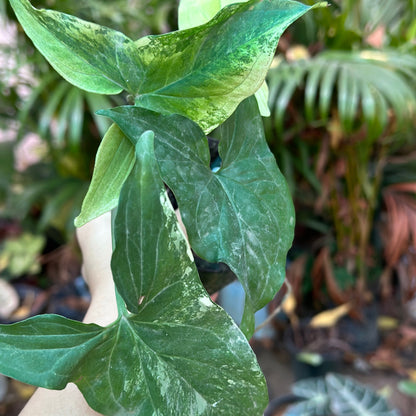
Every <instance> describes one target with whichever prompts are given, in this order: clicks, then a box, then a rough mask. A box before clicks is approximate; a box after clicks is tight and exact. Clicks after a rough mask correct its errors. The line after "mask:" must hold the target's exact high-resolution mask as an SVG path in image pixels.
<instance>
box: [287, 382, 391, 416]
mask: <svg viewBox="0 0 416 416" xmlns="http://www.w3.org/2000/svg"><path fill="white" fill-rule="evenodd" d="M292 391H293V393H294V394H295V395H296V396H297V397H299V398H301V399H303V400H301V401H300V402H299V403H297V404H295V405H292V406H290V407H289V408H288V409H287V410H286V412H285V416H300V415H302V416H315V415H322V416H325V415H337V416H398V415H399V413H398V411H397V410H393V409H390V407H389V405H388V404H387V401H386V399H385V398H383V397H382V396H381V395H379V394H377V393H376V392H375V391H373V390H372V389H371V388H370V387H368V386H366V385H364V384H361V383H358V382H357V381H355V380H354V379H352V378H350V377H345V376H342V375H340V374H327V375H326V376H325V377H315V378H309V379H304V380H299V381H297V382H296V383H295V384H294V385H293V387H292Z"/></svg>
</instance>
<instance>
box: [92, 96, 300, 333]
mask: <svg viewBox="0 0 416 416" xmlns="http://www.w3.org/2000/svg"><path fill="white" fill-rule="evenodd" d="M100 114H105V115H107V116H109V117H110V118H111V119H112V120H113V121H114V122H116V123H117V124H118V125H119V127H120V129H121V130H122V131H123V132H124V133H125V135H126V136H127V137H128V138H129V139H130V140H131V141H132V142H133V143H136V142H137V141H138V140H139V138H140V136H141V134H142V133H143V131H145V130H148V129H149V128H152V127H151V126H154V128H153V130H154V131H155V140H156V144H155V151H156V157H157V160H158V162H159V165H160V169H161V173H162V177H163V180H164V181H165V182H166V183H167V185H168V186H169V187H170V188H171V189H172V190H173V192H174V194H175V196H176V198H177V200H178V203H179V207H180V210H181V215H182V219H183V221H184V223H185V226H186V229H187V232H188V236H189V239H190V242H191V246H192V248H193V249H194V250H195V252H196V253H197V254H198V255H199V256H201V257H203V258H205V259H206V260H208V261H211V262H218V261H222V262H224V263H227V264H228V265H229V266H230V267H231V269H232V270H233V271H234V273H235V274H236V275H237V277H238V278H239V280H240V281H241V282H242V284H243V286H244V289H245V290H246V295H247V298H246V311H245V315H244V319H243V323H242V329H243V331H244V332H245V334H246V335H247V336H250V335H251V333H252V331H253V329H254V328H253V327H254V317H253V314H254V312H255V311H256V310H258V309H260V308H262V307H263V306H264V305H265V304H267V302H269V301H270V300H271V299H272V298H273V297H274V295H275V294H276V292H277V291H278V290H279V289H280V287H281V285H282V284H283V280H284V276H285V266H286V255H287V251H288V249H289V248H290V245H291V243H292V239H293V230H294V223H295V214H294V209H293V204H292V200H291V196H290V193H289V190H288V187H287V184H286V181H285V179H284V177H283V175H282V174H281V173H280V171H279V168H278V167H277V165H276V161H275V159H274V157H273V155H272V153H271V152H270V150H269V148H268V146H267V143H266V140H265V137H264V132H263V125H262V120H261V118H260V115H259V113H258V108H257V104H256V101H255V99H254V98H253V97H251V98H249V99H247V100H245V101H244V102H243V103H241V104H240V106H239V108H238V109H237V111H236V112H235V114H234V115H233V116H232V117H231V118H230V119H229V120H228V121H227V122H226V123H224V125H223V126H221V127H220V129H219V134H220V139H221V141H220V148H219V152H220V155H221V158H222V161H223V163H222V167H221V170H220V171H218V172H217V173H213V172H211V170H210V168H209V161H210V156H209V150H208V144H207V140H206V138H205V136H204V134H203V132H202V131H201V130H200V129H199V128H198V126H197V125H196V124H195V123H192V121H190V120H187V119H185V118H183V117H181V116H178V115H173V116H163V115H160V114H157V113H153V112H150V111H146V110H144V109H141V108H138V107H132V106H127V107H118V108H115V109H112V110H106V111H102V112H100Z"/></svg>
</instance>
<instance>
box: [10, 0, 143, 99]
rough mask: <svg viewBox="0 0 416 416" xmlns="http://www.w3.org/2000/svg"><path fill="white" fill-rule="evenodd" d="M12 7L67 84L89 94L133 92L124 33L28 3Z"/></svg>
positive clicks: (17, 0) (21, 0)
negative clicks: (89, 92) (124, 90)
mask: <svg viewBox="0 0 416 416" xmlns="http://www.w3.org/2000/svg"><path fill="white" fill-rule="evenodd" d="M10 4H11V6H12V8H13V10H14V12H15V13H16V16H17V18H18V19H19V22H20V24H21V25H22V26H23V28H24V30H25V32H26V34H27V35H28V36H29V37H30V38H31V39H32V41H33V43H34V44H35V46H36V48H37V49H38V50H39V51H40V52H41V53H42V54H43V55H44V56H45V58H46V59H47V60H48V61H49V62H50V63H51V65H52V66H53V67H54V68H55V70H56V71H57V72H58V73H59V74H60V75H62V76H63V77H64V78H65V79H66V80H67V81H69V82H70V83H72V84H74V85H76V86H77V87H79V88H82V89H84V90H87V91H91V92H96V93H100V94H117V93H119V92H121V91H122V90H123V89H126V90H130V89H132V86H131V85H130V80H129V77H130V75H131V73H130V71H131V70H132V69H133V68H135V67H136V66H137V63H135V62H134V61H133V60H132V59H131V58H130V56H129V55H128V54H126V53H125V48H126V45H128V44H129V43H131V40H130V39H129V38H128V37H126V36H124V35H123V34H122V33H120V32H117V31H115V30H111V29H108V28H106V27H103V26H99V25H96V24H94V23H89V22H86V21H84V20H81V19H78V18H76V17H73V16H70V15H67V14H64V13H59V12H55V11H52V10H43V9H42V10H38V9H36V8H34V7H32V5H31V4H30V2H29V1H28V0H10Z"/></svg>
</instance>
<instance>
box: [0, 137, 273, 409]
mask: <svg viewBox="0 0 416 416" xmlns="http://www.w3.org/2000/svg"><path fill="white" fill-rule="evenodd" d="M152 136H153V134H152V133H151V132H148V133H145V134H144V135H143V136H142V138H141V140H139V141H138V143H137V148H136V155H137V158H138V161H137V162H136V164H135V166H134V169H133V170H132V172H131V174H130V176H129V178H128V180H127V181H126V183H125V185H124V186H123V189H122V191H121V194H120V204H119V209H118V213H117V217H116V228H115V240H116V249H115V253H114V256H113V259H112V269H113V274H114V277H115V281H116V284H117V286H118V287H119V289H120V291H122V292H124V286H125V283H126V282H125V276H124V275H122V273H124V272H125V273H127V278H126V280H127V281H128V282H129V284H131V285H132V286H133V288H132V289H133V292H134V293H135V297H134V296H133V297H130V295H128V296H126V301H127V303H128V305H129V306H130V309H132V310H133V309H134V310H135V311H136V312H137V313H136V314H127V315H125V316H120V317H119V319H118V320H117V321H116V322H114V323H113V324H112V325H110V326H109V327H107V328H100V327H98V326H97V325H85V324H80V323H78V322H74V321H70V320H67V319H65V318H61V317H57V316H53V315H48V316H41V317H37V318H34V319H31V320H28V321H26V322H22V323H19V324H16V325H12V326H0V350H1V355H0V372H2V373H4V374H7V375H10V376H13V377H16V378H18V379H20V380H23V381H25V382H28V383H32V384H37V385H41V386H45V387H49V388H63V387H64V386H65V384H66V383H67V382H69V381H72V382H75V383H76V384H77V385H78V387H79V388H80V390H81V391H82V393H83V394H84V396H85V398H86V399H87V401H88V403H89V404H90V405H91V406H92V407H93V408H94V409H95V410H97V411H98V412H100V413H103V414H105V415H116V414H117V415H137V416H148V415H152V414H158V415H164V416H177V415H207V416H208V415H210V416H214V415H215V416H217V415H224V416H229V415H242V416H260V415H262V414H263V409H264V408H265V406H266V404H267V389H266V385H265V380H264V377H263V375H262V373H261V371H260V369H259V367H258V364H257V362H256V358H255V355H254V353H253V352H252V350H251V348H250V346H249V345H248V343H247V342H246V340H245V338H244V336H243V334H242V333H241V332H240V331H239V329H238V328H237V327H236V325H235V324H234V323H233V322H232V320H231V318H230V317H229V316H228V315H227V314H226V313H225V312H224V311H223V310H222V309H221V308H220V307H218V306H217V305H215V304H214V303H213V302H212V301H211V299H210V298H209V296H208V294H207V293H206V291H205V290H204V288H203V287H202V285H201V282H200V280H199V277H198V272H197V270H196V268H195V265H194V263H193V260H192V258H191V257H192V256H191V254H190V249H189V246H188V245H187V242H186V239H185V237H184V236H183V234H182V232H181V230H180V227H179V224H178V222H177V220H176V216H175V213H174V212H173V209H172V207H171V206H170V203H169V201H168V199H167V197H166V195H165V191H164V185H163V183H162V180H161V178H160V175H159V172H158V168H157V166H156V162H155V157H154V152H153V137H152ZM138 185H139V186H138ZM143 193H145V198H143V197H142V196H143ZM138 244H139V245H143V250H144V251H143V253H142V255H141V256H140V254H139V256H137V254H138V253H140V252H138V251H137V248H138V247H137V245H138ZM124 248H127V249H126V250H124ZM126 263H128V264H131V265H132V266H134V267H131V268H129V267H128V266H126Z"/></svg>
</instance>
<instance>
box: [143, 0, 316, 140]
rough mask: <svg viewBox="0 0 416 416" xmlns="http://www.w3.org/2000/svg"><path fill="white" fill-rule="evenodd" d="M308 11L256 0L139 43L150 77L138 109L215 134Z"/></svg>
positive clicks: (282, 0)
mask: <svg viewBox="0 0 416 416" xmlns="http://www.w3.org/2000/svg"><path fill="white" fill-rule="evenodd" d="M312 7H315V6H312ZM308 10H310V7H308V6H306V5H304V4H301V3H297V2H293V1H290V0H270V1H260V0H251V1H248V2H245V3H239V4H233V5H230V6H228V7H225V8H224V9H222V10H221V11H220V12H219V13H218V14H217V15H216V16H215V17H214V18H213V19H212V20H211V21H209V22H208V23H206V24H205V25H203V26H198V27H195V28H191V29H188V30H183V31H179V32H173V33H169V34H167V35H161V36H149V37H148V38H146V39H141V40H139V41H138V42H137V43H136V46H139V47H140V50H139V53H140V56H141V59H142V62H143V65H144V67H145V68H146V75H145V77H144V79H143V83H142V87H141V95H139V96H137V98H136V105H138V106H141V107H145V108H148V109H150V110H153V111H157V112H160V113H163V114H168V113H171V114H173V113H176V114H181V115H184V116H186V117H188V118H190V119H191V120H193V121H195V122H197V123H198V124H199V125H200V126H201V127H202V129H203V130H204V131H205V132H210V131H211V130H213V129H214V128H215V127H217V126H218V125H219V124H221V123H222V122H223V121H224V120H226V119H227V118H228V117H229V116H230V115H231V114H232V113H233V112H234V110H235V108H236V107H237V105H238V104H239V103H240V102H241V101H242V100H243V99H245V98H247V97H249V96H250V95H252V94H254V93H255V92H256V91H257V90H258V89H259V88H260V87H261V85H262V84H263V81H264V78H265V76H266V73H267V70H268V69H269V66H270V63H271V61H272V59H273V56H274V53H275V49H276V46H277V42H278V40H279V38H280V35H281V34H282V33H283V31H284V30H285V29H286V28H287V27H288V26H289V25H290V24H291V23H292V22H294V21H295V20H296V19H297V18H299V17H300V16H302V15H303V14H305V13H306V12H307V11H308ZM172 50H174V51H175V53H172ZM162 58H163V59H162Z"/></svg>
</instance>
